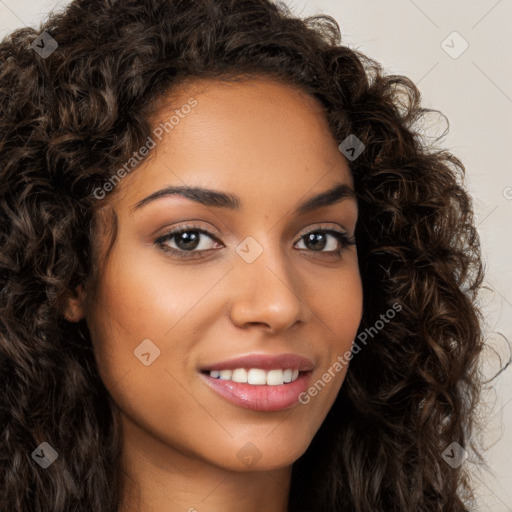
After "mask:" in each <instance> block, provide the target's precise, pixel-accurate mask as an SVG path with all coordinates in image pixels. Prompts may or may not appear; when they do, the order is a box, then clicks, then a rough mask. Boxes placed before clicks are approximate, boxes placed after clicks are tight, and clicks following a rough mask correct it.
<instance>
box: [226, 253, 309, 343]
mask: <svg viewBox="0 0 512 512" xmlns="http://www.w3.org/2000/svg"><path fill="white" fill-rule="evenodd" d="M235 261H236V263H235V269H234V271H233V272H232V273H231V274H232V279H233V280H234V282H235V285H234V289H233V298H232V306H231V312H230V314H231V320H232V322H233V324H235V325H236V326H237V327H241V328H247V327H248V326H250V325H263V326H265V327H266V328H267V329H269V330H271V331H272V332H273V333H276V332H280V331H284V330H287V329H289V328H291V327H292V326H294V324H295V323H297V322H299V323H300V322H303V323H304V322H307V321H308V319H309V318H310V315H311V310H310V309H309V308H308V306H307V304H306V301H305V298H304V297H302V296H301V294H303V293H304V292H303V283H301V282H299V281H300V278H299V275H298V273H297V272H294V270H293V267H292V266H291V265H290V264H289V262H288V261H287V260H286V256H285V255H283V254H281V251H280V250H279V249H276V250H270V249H268V248H264V249H263V252H262V253H261V254H260V256H258V258H256V260H255V261H253V262H252V263H248V262H247V261H245V260H244V259H243V258H242V257H238V255H237V256H236V258H235Z"/></svg>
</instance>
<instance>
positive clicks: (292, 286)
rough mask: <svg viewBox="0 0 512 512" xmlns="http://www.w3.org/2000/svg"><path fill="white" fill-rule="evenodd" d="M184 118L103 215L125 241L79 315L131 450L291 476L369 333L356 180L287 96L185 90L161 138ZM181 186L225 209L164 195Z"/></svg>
mask: <svg viewBox="0 0 512 512" xmlns="http://www.w3.org/2000/svg"><path fill="white" fill-rule="evenodd" d="M191 98H193V100H192V99H191ZM185 104H189V105H193V107H192V108H190V109H189V108H181V109H180V107H182V106H183V105H185ZM175 110H179V112H180V114H179V115H178V116H177V117H178V118H179V121H178V122H176V119H174V120H173V127H172V129H169V126H167V128H168V133H166V131H165V130H162V128H161V129H160V130H159V131H155V130H154V131H153V133H152V134H151V135H150V136H151V138H152V140H153V142H154V144H152V143H149V145H150V146H154V147H152V148H151V149H150V152H151V157H150V159H148V160H147V161H145V162H144V163H143V164H141V165H140V166H139V167H138V168H137V169H136V170H134V171H133V172H131V173H130V174H127V175H126V176H125V177H124V178H123V179H122V180H121V182H120V183H119V184H117V186H116V189H115V190H114V191H113V192H110V195H108V196H107V197H106V198H104V199H102V200H103V201H108V204H109V205H110V207H112V208H113V209H114V210H115V211H116V212H117V216H118V233H117V238H116V241H115V244H114V246H113V247H112V250H111V252H110V254H109V257H108V259H107V261H106V263H105V265H104V266H103V267H102V269H101V272H100V275H99V281H98V286H97V289H96V292H95V296H94V297H93V298H89V299H88V301H83V302H81V303H79V304H80V306H79V307H80V308H81V312H82V313H83V315H84V317H85V318H86V321H87V324H88V326H89V328H90V331H91V336H92V338H93V340H92V341H93V345H94V350H95V354H96V358H97V361H98V366H99V369H100V374H101V378H102V380H103V382H104V383H105V386H106V388H107V389H108V391H109V393H110V395H111V397H112V398H113V400H114V402H115V404H116V405H117V407H118V408H119V410H120V412H121V415H122V418H123V422H124V425H125V427H126V436H127V437H126V442H127V443H129V442H132V443H135V442H136V443H137V444H138V445H139V447H140V446H144V447H145V448H144V450H152V451H153V455H154V457H155V458H158V457H162V460H163V459H164V457H165V460H169V457H172V454H180V456H186V457H187V458H188V459H189V460H195V461H202V462H203V463H208V464H211V465H215V466H217V467H223V468H227V469H229V470H234V471H247V470H249V469H251V470H269V469H275V468H279V467H284V466H288V465H290V464H292V463H293V462H294V461H295V460H296V459H297V458H299V457H300V456H301V455H302V454H303V453H304V451H305V450H306V448H307V447H308V445H309V444H310V442H311V440H312V438H313V436H314V435H315V433H316V432H317V430H318V429H319V427H320V425H321V424H322V421H323V420H324V418H325V416H326V414H327V412H328V411H329V409H330V407H331V406H332V404H333V402H334V400H335V398H336V395H337V393H338V391H339V389H340V387H341V385H342V382H343V379H344V377H345V374H346V371H347V364H343V365H340V364H339V363H338V365H336V361H340V357H342V356H343V354H345V353H346V352H347V351H349V350H350V348H351V346H352V343H353V340H354V338H355V336H356V334H357V328H358V326H359V323H360V320H361V314H362V287H361V280H360V275H359V269H358V263H357V252H356V246H355V245H353V244H351V243H350V241H351V240H352V239H353V236H354V230H355V226H356V221H357V213H358V212H357V202H356V201H355V199H354V198H353V197H351V195H350V190H351V189H352V187H353V182H352V178H351V175H350V171H349V168H348V164H347V161H346V160H345V158H344V156H343V155H342V154H341V153H340V151H339V150H338V147H337V144H336V141H335V140H334V138H333V137H332V135H331V133H330V132H329V129H328V126H327V122H326V120H325V119H324V117H323V115H322V113H321V111H320V106H319V104H317V103H316V100H315V99H314V98H311V97H309V96H307V95H305V94H304V93H302V92H300V91H297V90H295V89H294V88H292V87H290V86H287V85H283V84H279V83H276V82H272V81H267V80H263V79H261V80H257V79H251V80H247V81H243V82H239V83H231V84H225V83H224V84H222V83H218V82H213V81H212V82H203V83H202V84H196V85H195V86H189V88H188V89H184V90H182V91H181V92H180V93H179V94H178V95H177V96H176V95H175V96H174V97H173V103H172V105H171V104H170V103H169V104H168V105H167V106H165V107H162V108H161V110H159V112H158V116H157V117H156V118H155V124H154V126H155V127H156V128H157V127H158V125H159V123H162V124H164V123H165V122H166V121H169V119H170V118H171V116H172V115H173V114H175V112H174V111H175ZM175 117H176V116H175ZM162 131H163V136H161V140H159V138H158V136H157V135H158V134H160V132H162ZM171 187H200V188H201V189H209V190H210V191H212V192H209V193H206V192H201V193H199V192H197V191H196V192H195V193H194V194H188V197H185V196H183V195H180V194H178V193H171V191H170V190H168V191H167V193H163V192H159V191H162V190H165V189H169V188H171ZM332 189H336V190H337V192H335V193H333V194H331V196H330V198H329V197H327V199H330V200H327V201H325V199H326V197H325V196H323V199H324V201H321V200H318V201H315V202H314V203H312V202H311V199H312V198H314V197H317V196H321V195H322V194H323V193H325V192H326V191H330V190H332ZM155 193H157V194H156V195H155ZM216 194H221V195H216ZM307 205H309V208H308V207H307ZM105 243H106V242H105ZM235 359H238V360H235ZM234 360H235V361H234ZM340 366H342V368H340ZM207 370H209V371H211V372H212V373H209V371H207ZM329 370H330V372H329ZM326 372H329V374H327V373H326ZM297 373H298V376H297ZM326 375H327V377H326ZM247 379H248V380H249V382H245V383H244V382H243V381H244V380H247ZM290 379H292V382H285V381H290ZM319 382H320V384H319ZM315 383H316V387H315ZM311 389H313V391H311ZM310 391H311V392H310ZM130 440H131V441H130ZM135 440H136V441H135ZM164 454H165V455H164ZM171 460H172V459H171Z"/></svg>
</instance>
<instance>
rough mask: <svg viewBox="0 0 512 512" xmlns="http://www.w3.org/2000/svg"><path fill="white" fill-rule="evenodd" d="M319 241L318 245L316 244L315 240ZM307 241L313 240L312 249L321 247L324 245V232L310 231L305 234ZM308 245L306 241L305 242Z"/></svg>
mask: <svg viewBox="0 0 512 512" xmlns="http://www.w3.org/2000/svg"><path fill="white" fill-rule="evenodd" d="M318 241H320V245H318V244H316V242H318ZM307 242H314V243H313V249H314V248H315V247H320V249H323V248H324V247H325V237H324V233H310V234H309V235H308V236H307ZM306 245H308V243H306Z"/></svg>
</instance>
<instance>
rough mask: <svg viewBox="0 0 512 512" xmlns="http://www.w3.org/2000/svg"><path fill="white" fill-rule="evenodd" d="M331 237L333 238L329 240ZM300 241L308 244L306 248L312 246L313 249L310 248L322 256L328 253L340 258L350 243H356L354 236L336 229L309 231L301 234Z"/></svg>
mask: <svg viewBox="0 0 512 512" xmlns="http://www.w3.org/2000/svg"><path fill="white" fill-rule="evenodd" d="M329 237H330V238H331V240H329ZM300 242H303V245H305V246H306V250H308V249H309V248H310V247H312V249H310V250H311V251H312V252H319V253H321V254H322V256H323V255H326V256H332V257H335V258H339V257H340V256H341V254H342V253H343V251H344V250H345V249H346V248H347V247H348V246H349V245H355V240H354V239H353V238H350V237H349V236H348V235H347V234H346V233H343V232H342V231H337V230H335V229H316V230H314V231H309V232H308V233H306V234H303V235H302V236H301V238H300V240H299V243H300ZM308 246H309V247H308ZM324 249H325V250H324ZM301 250H302V249H301Z"/></svg>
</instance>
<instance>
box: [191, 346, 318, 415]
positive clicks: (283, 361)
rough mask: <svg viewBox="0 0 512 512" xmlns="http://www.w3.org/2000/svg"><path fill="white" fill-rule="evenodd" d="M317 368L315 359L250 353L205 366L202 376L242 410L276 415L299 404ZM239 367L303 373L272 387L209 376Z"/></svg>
mask: <svg viewBox="0 0 512 512" xmlns="http://www.w3.org/2000/svg"><path fill="white" fill-rule="evenodd" d="M314 366H315V365H314V364H313V361H312V360H311V359H309V358H307V357H304V356H301V355H298V354H292V353H287V354H279V355H271V354H250V355H246V356H240V357H236V358H233V359H229V360H225V361H219V362H216V363H212V364H209V365H207V366H203V367H201V368H200V373H199V375H200V378H201V379H202V380H203V382H205V383H206V384H207V385H208V386H209V387H210V389H212V390H213V391H215V392H216V393H218V394H219V395H220V396H221V397H223V398H224V399H226V400H228V401H229V402H231V403H233V404H235V405H237V406H239V407H243V408H245V409H251V410H253V411H260V412H275V411H281V410H284V409H288V408H290V407H293V406H294V405H296V404H297V403H299V396H300V394H301V393H303V392H305V391H306V389H308V387H309V382H310V379H311V374H312V371H313V369H314ZM237 368H245V369H249V368H259V369H261V370H265V371H268V370H274V369H283V370H285V369H292V370H299V376H298V377H297V379H296V380H294V381H293V382H289V383H287V384H281V385H278V386H270V385H266V384H262V385H252V384H246V383H242V382H233V381H231V380H222V379H215V378H213V377H210V375H208V372H210V371H213V370H235V369H237Z"/></svg>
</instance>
